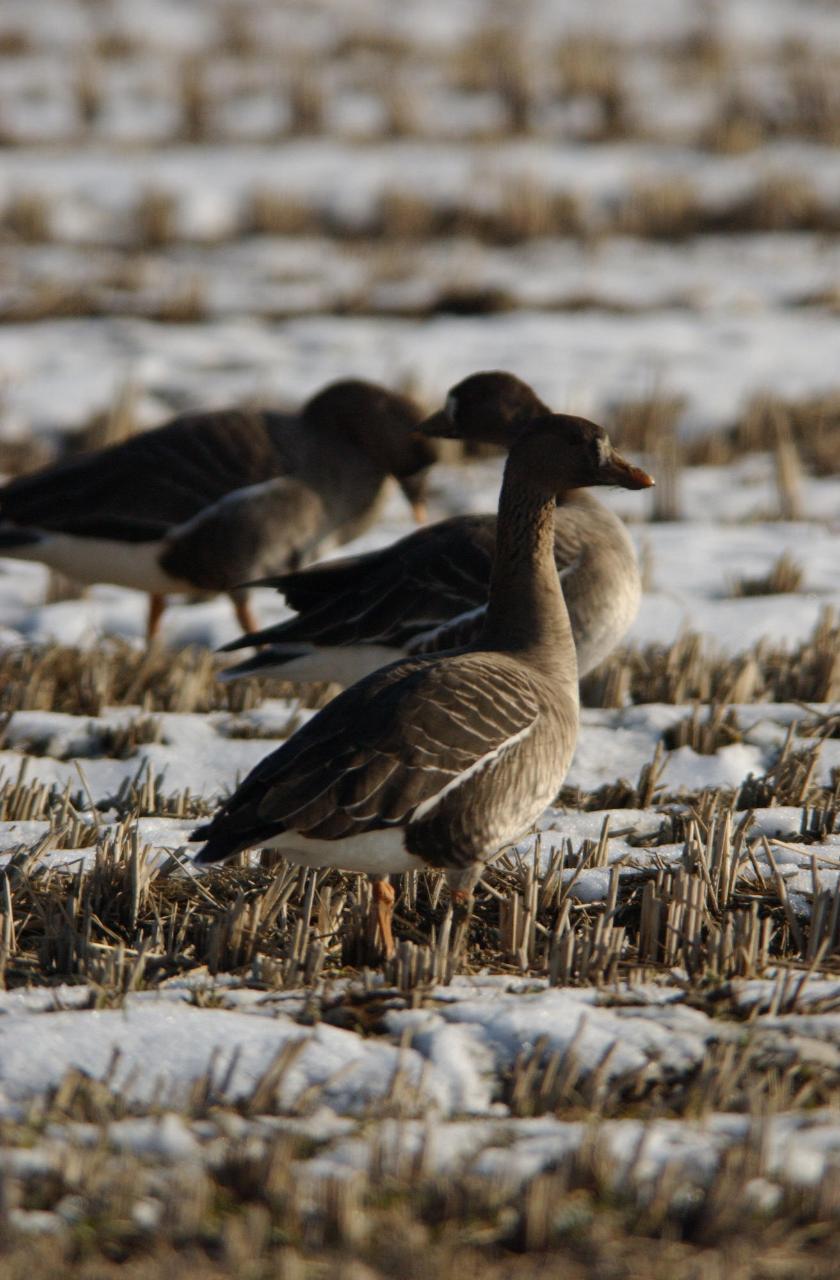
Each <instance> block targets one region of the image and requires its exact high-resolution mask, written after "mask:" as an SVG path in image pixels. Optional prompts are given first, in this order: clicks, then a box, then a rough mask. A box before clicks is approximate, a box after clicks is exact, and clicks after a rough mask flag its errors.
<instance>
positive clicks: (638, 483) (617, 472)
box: [598, 449, 656, 489]
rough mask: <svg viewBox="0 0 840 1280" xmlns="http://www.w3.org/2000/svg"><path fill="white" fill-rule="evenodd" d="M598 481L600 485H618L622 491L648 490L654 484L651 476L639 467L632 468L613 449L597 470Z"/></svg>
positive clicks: (631, 465) (631, 464)
mask: <svg viewBox="0 0 840 1280" xmlns="http://www.w3.org/2000/svg"><path fill="white" fill-rule="evenodd" d="M598 480H599V482H600V483H601V484H617V485H620V486H621V488H622V489H650V487H651V486H652V485H654V484H656V481H655V480H654V478H653V476H649V475H648V473H647V472H646V471H643V470H642V468H641V467H634V466H633V463H632V462H628V461H627V459H626V458H622V456H621V454H620V453H616V451H615V449H613V451H612V453H611V454H610V456H609V458H608V459H607V460H606V462H604V463H603V464H602V466H601V467H600V468H599V471H598Z"/></svg>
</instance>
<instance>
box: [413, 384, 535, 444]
mask: <svg viewBox="0 0 840 1280" xmlns="http://www.w3.org/2000/svg"><path fill="white" fill-rule="evenodd" d="M550 412H551V410H550V409H549V408H548V406H547V405H544V404H543V402H542V400H540V398H539V396H538V395H537V394H536V392H535V391H532V389H531V388H530V387H529V386H528V384H527V382H522V381H521V379H519V378H516V377H514V375H513V374H512V373H502V372H500V371H495V372H492V373H473V374H471V375H470V377H469V378H464V380H463V382H459V383H458V384H457V386H454V387H452V389H451V390H450V392H449V394H448V396H447V397H446V405H445V407H444V408H443V409H441V410H439V412H438V413H435V414H432V416H431V418H427V419H426V421H425V422H424V423H423V430H424V431H425V433H426V435H429V436H443V437H445V438H446V439H449V440H477V441H481V443H483V444H498V445H501V446H502V448H504V449H509V448H510V446H511V445H512V444H513V442H514V440H515V439H516V438H517V436H518V435H519V433H520V431H521V430H522V428H523V427H524V426H526V425H527V423H529V422H532V421H533V419H534V418H540V417H544V416H545V415H546V414H547V413H550Z"/></svg>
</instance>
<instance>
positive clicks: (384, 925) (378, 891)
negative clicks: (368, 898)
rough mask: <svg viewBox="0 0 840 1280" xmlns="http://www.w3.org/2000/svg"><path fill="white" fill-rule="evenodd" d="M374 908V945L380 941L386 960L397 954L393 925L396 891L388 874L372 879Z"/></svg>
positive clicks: (372, 922) (372, 914)
mask: <svg viewBox="0 0 840 1280" xmlns="http://www.w3.org/2000/svg"><path fill="white" fill-rule="evenodd" d="M371 887H372V890H373V910H372V912H371V919H370V924H371V925H372V926H373V927H372V928H371V930H370V933H371V941H372V942H373V944H374V946H376V944H377V943H378V945H379V947H380V948H381V950H382V953H383V955H384V957H385V959H386V960H392V959H393V957H394V955H395V954H396V947H395V945H394V934H393V930H392V927H391V924H392V921H393V918H394V903H395V901H396V897H397V895H396V891H395V890H394V886H393V885H392V884H391V882H390V880H389V879H388V878H387V876H374V877H373V881H372V886H371Z"/></svg>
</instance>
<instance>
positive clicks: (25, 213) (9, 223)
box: [2, 191, 52, 244]
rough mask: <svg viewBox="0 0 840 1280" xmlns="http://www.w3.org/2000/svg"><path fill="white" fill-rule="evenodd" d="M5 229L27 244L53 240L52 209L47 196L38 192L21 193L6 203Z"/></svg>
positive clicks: (4, 212) (3, 219) (3, 222)
mask: <svg viewBox="0 0 840 1280" xmlns="http://www.w3.org/2000/svg"><path fill="white" fill-rule="evenodd" d="M2 226H3V229H4V230H6V231H8V232H10V233H11V234H12V235H13V236H15V237H17V239H18V240H23V241H25V242H26V243H27V244H41V243H43V242H45V241H48V240H50V239H51V238H52V229H51V226H50V208H49V203H48V201H47V198H46V196H43V195H41V194H40V192H37V191H20V192H18V193H17V195H14V196H12V197H11V199H10V200H8V202H7V203H6V207H5V209H4V210H3V216H2Z"/></svg>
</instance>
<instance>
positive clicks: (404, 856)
mask: <svg viewBox="0 0 840 1280" xmlns="http://www.w3.org/2000/svg"><path fill="white" fill-rule="evenodd" d="M266 846H267V847H270V848H272V849H279V850H280V852H281V853H282V854H283V856H284V857H286V858H288V859H289V861H290V862H295V863H297V864H298V865H299V866H302V867H338V868H339V869H340V870H341V871H360V872H362V873H363V874H364V875H368V876H387V875H392V874H394V875H396V874H397V873H399V872H401V871H418V870H421V869H422V868H423V867H424V866H425V863H424V862H423V859H422V858H417V857H415V855H414V854H413V853H408V852H407V850H406V849H405V846H404V844H403V830H402V828H401V827H386V828H385V829H384V830H382V831H365V832H363V833H362V834H361V835H357V836H348V837H347V838H346V839H345V840H310V839H309V838H308V837H307V836H302V835H299V834H298V833H297V832H296V831H284V832H283V834H282V835H279V836H275V837H274V839H273V840H268V841H266Z"/></svg>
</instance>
